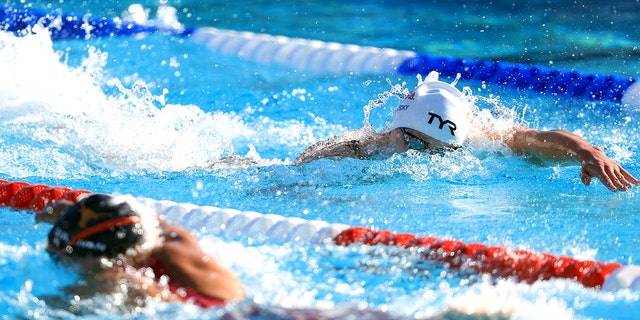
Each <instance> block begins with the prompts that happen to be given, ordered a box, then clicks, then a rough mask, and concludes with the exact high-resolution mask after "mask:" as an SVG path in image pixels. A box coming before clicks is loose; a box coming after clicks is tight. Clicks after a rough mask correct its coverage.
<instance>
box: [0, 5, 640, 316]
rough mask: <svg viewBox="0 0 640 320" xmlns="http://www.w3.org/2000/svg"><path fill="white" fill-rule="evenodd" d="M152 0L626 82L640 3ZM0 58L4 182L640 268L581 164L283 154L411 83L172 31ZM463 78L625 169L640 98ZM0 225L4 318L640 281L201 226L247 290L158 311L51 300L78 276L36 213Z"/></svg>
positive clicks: (25, 49) (389, 299)
mask: <svg viewBox="0 0 640 320" xmlns="http://www.w3.org/2000/svg"><path fill="white" fill-rule="evenodd" d="M133 3H140V4H142V5H144V6H145V7H148V8H152V9H155V8H157V6H158V3H157V2H153V1H148V2H118V3H116V4H108V5H100V4H88V2H81V1H65V2H63V3H59V2H52V3H48V2H44V1H36V2H31V3H29V4H28V6H31V7H33V8H38V9H47V10H53V9H61V10H63V12H65V13H81V14H84V13H91V14H92V15H94V16H108V17H113V16H119V15H120V14H121V12H122V11H124V10H126V9H127V7H128V6H129V5H130V4H133ZM8 4H9V5H12V6H24V4H21V3H18V2H11V1H10V2H9V3H8ZM166 4H167V5H170V6H173V7H176V8H178V12H179V15H178V19H179V20H180V21H181V22H182V23H184V24H185V25H189V26H215V27H218V28H222V29H232V30H246V31H252V32H262V33H268V34H274V35H285V36H289V37H302V38H308V39H317V40H322V41H336V42H340V43H352V44H358V45H367V46H374V47H390V48H395V49H402V50H413V51H417V52H420V53H431V54H436V55H450V56H454V57H469V58H477V59H490V60H501V61H512V62H523V63H532V64H536V65H541V66H547V67H554V68H563V69H570V70H574V69H575V70H579V71H585V72H586V71H588V72H599V73H606V74H619V75H625V76H632V77H638V76H639V74H638V70H640V60H639V59H638V53H637V50H638V49H637V48H638V45H639V43H638V42H639V41H640V40H639V39H640V33H639V30H638V29H637V28H638V27H637V26H638V25H640V24H639V23H638V22H640V21H638V19H640V18H638V16H637V15H636V14H634V12H637V9H640V4H638V3H637V2H635V3H634V2H629V1H614V2H611V1H608V2H601V3H599V2H595V3H592V4H589V5H586V4H572V5H560V4H548V3H547V2H546V1H532V2H527V3H526V4H512V3H506V2H505V3H504V4H503V3H501V2H499V3H496V2H494V3H493V4H491V5H488V4H485V3H484V2H482V1H465V2H464V3H459V4H451V3H449V2H445V1H432V2H430V3H428V4H424V5H406V4H403V3H401V2H398V1H389V2H382V1H354V2H331V1H327V2H323V3H309V4H302V3H298V2H296V1H269V2H267V1H237V2H215V3H206V2H201V1H193V2H191V1H170V2H167V3H166ZM113 6H115V7H113ZM152 11H153V10H152ZM0 70H2V75H1V76H0V121H1V123H2V125H1V126H0V142H1V143H0V168H1V169H0V179H5V180H10V181H18V180H20V181H26V182H29V183H34V184H35V183H43V184H47V185H52V186H53V185H59V186H64V187H69V188H73V189H87V190H92V191H100V192H107V193H114V194H132V195H134V196H140V197H147V198H152V199H157V200H170V201H175V202H180V203H191V204H196V205H201V206H216V207H221V208H233V209H237V210H241V211H257V212H261V213H274V214H278V215H282V216H286V217H300V218H304V219H309V220H313V219H320V220H323V221H327V222H330V223H344V224H347V225H357V226H365V227H369V228H373V229H383V230H393V231H397V232H409V233H413V234H417V235H431V236H437V237H442V238H453V239H458V240H462V241H464V242H481V243H484V244H488V245H500V246H506V247H510V248H523V249H529V250H536V251H543V252H548V253H552V254H555V255H568V256H572V257H575V258H580V259H595V260H599V261H606V262H618V263H623V264H631V265H637V264H640V260H639V258H638V256H639V254H640V252H639V251H638V250H639V249H638V248H640V246H639V242H640V241H639V240H638V239H637V234H638V227H637V225H638V222H639V218H638V217H637V215H636V214H637V213H638V212H639V208H640V201H639V200H638V197H637V194H638V191H637V188H635V189H632V190H630V191H628V192H625V193H612V192H610V191H608V190H607V189H606V188H605V187H604V186H603V185H602V184H601V183H599V182H594V183H593V185H592V186H590V187H585V186H583V185H582V183H581V182H580V178H579V167H578V166H576V165H556V164H547V165H541V164H540V163H539V162H537V161H535V160H534V159H527V158H524V157H521V156H516V155H513V154H512V153H510V152H508V151H505V149H504V147H502V146H500V145H496V144H490V143H479V142H478V143H472V144H470V145H468V146H466V147H465V148H462V149H461V150H459V151H456V152H452V153H447V154H433V155H432V154H420V153H416V152H409V153H407V154H403V155H396V156H393V157H391V158H389V159H386V160H364V161H363V160H355V159H344V160H341V161H333V160H320V161H316V162H312V163H308V164H303V165H293V163H292V162H293V160H294V159H295V158H296V157H297V156H298V155H299V154H300V153H301V152H302V151H303V150H304V149H305V148H306V147H307V146H309V145H311V144H312V143H314V142H317V141H319V140H323V139H326V138H329V137H331V136H333V135H340V134H343V133H344V132H345V131H347V130H350V129H358V128H361V127H363V123H364V121H365V113H364V111H363V108H364V107H365V106H366V105H367V104H368V103H369V101H370V100H374V99H376V98H377V97H378V95H379V94H382V93H384V92H385V91H389V90H390V89H391V85H396V84H400V85H403V84H404V86H405V87H407V88H409V89H412V88H413V87H414V86H415V85H416V83H417V81H418V80H417V77H416V76H415V75H409V76H399V75H395V74H383V75H375V74H348V75H325V74H322V73H319V72H305V71H300V70H291V69H289V68H285V67H282V66H277V65H270V66H265V65H261V64H257V63H255V62H250V61H245V60H242V59H239V58H235V57H229V56H225V55H222V54H219V53H216V52H212V51H210V50H208V49H207V48H205V47H203V46H202V45H198V44H196V43H194V42H192V41H190V40H189V39H184V38H179V37H173V36H170V35H166V34H151V35H146V36H140V37H130V38H102V39H88V40H73V41H56V42H52V41H51V40H50V39H49V38H48V36H47V35H46V33H42V32H39V33H37V34H36V35H30V36H27V37H22V38H18V37H15V36H14V35H11V34H8V33H0ZM422 76H423V77H424V76H426V75H422ZM444 80H448V81H451V80H453V79H444ZM458 87H469V88H470V89H471V91H472V92H473V95H474V96H476V97H479V99H480V100H479V101H478V103H477V106H478V108H479V110H477V114H478V119H481V120H478V121H480V122H481V123H489V124H496V125H500V124H505V123H506V124H512V123H517V124H524V125H528V126H531V127H535V128H539V129H556V128H561V129H565V130H569V131H572V132H575V133H577V134H579V135H581V136H583V137H584V138H586V139H587V140H589V141H590V142H592V143H593V144H595V145H597V146H599V147H601V148H602V149H603V150H604V151H605V152H606V153H607V155H609V156H610V157H611V158H613V159H615V160H616V161H618V162H619V163H621V164H622V165H623V166H624V167H625V168H626V169H628V170H629V171H630V172H631V173H632V174H635V175H636V176H637V177H638V176H640V163H639V161H638V159H637V156H636V155H637V152H638V146H637V141H638V140H640V139H639V138H640V133H639V132H638V125H637V123H638V121H639V119H640V108H639V107H638V106H634V105H619V104H615V103H610V102H591V101H583V100H579V99H560V98H557V97H550V96H544V95H540V94H537V93H534V92H523V91H514V90H510V89H505V88H501V87H499V86H497V85H494V84H490V83H479V82H474V81H460V82H459V83H458ZM398 102H399V100H398V99H397V98H394V97H392V98H390V99H389V101H388V102H387V103H386V104H385V105H383V106H381V107H378V108H375V109H373V110H372V111H371V114H370V115H369V117H368V118H367V120H368V121H369V122H370V123H371V124H372V126H373V127H374V128H375V129H376V130H379V131H380V130H383V129H384V128H385V126H386V125H387V122H389V121H390V118H391V114H392V110H393V108H394V107H395V105H397V103H398ZM0 216H1V219H2V222H3V228H2V230H1V231H0V235H2V241H0V262H1V263H0V284H2V288H3V289H2V291H1V292H0V313H2V314H3V315H5V317H6V318H69V317H80V318H117V319H120V318H123V317H124V318H127V317H130V318H139V317H154V318H170V317H172V318H175V317H180V318H218V317H224V316H225V315H224V313H225V312H227V313H228V314H227V316H228V315H229V314H231V315H241V316H247V317H248V315H249V314H250V311H249V309H251V308H252V307H255V306H258V307H260V308H262V309H264V310H267V311H269V312H272V313H275V314H278V312H280V311H281V309H283V308H286V309H308V310H319V312H320V313H322V314H324V315H325V316H327V317H330V316H332V315H342V316H344V315H345V314H347V315H352V316H354V315H356V314H357V312H358V311H357V310H358V309H363V308H366V309H368V310H373V311H379V312H384V313H385V314H386V315H387V316H389V317H398V318H407V317H416V318H430V317H440V316H443V317H449V318H456V317H465V316H466V315H467V314H471V315H476V316H480V315H489V316H495V317H502V316H504V317H510V318H516V319H523V318H541V317H549V318H562V319H574V318H577V319H585V318H586V319H590V318H615V319H627V318H633V317H635V316H636V314H637V313H638V312H639V311H640V293H638V292H635V291H628V290H621V291H616V292H604V291H600V290H596V289H587V288H584V287H582V286H581V285H579V284H577V283H574V282H572V281H569V280H550V281H543V282H537V283H534V284H530V285H529V284H523V283H516V282H513V281H510V280H496V279H489V278H487V277H483V276H478V275H473V274H468V272H465V271H464V270H463V271H453V270H448V269H446V268H444V267H443V266H441V265H439V264H437V263H432V262H428V261H424V260H423V259H421V256H420V254H419V253H418V252H414V251H411V250H400V249H394V248H387V247H374V248H371V247H361V246H353V247H347V248H344V247H335V246H331V245H324V244H323V245H316V244H302V243H273V242H264V241H256V240H255V239H247V238H243V237H241V236H238V237H231V236H225V235H221V234H218V233H216V232H214V231H212V229H213V228H208V227H207V226H203V227H202V228H199V229H194V230H193V231H194V233H195V234H196V235H197V236H198V238H199V239H200V240H201V243H202V244H203V246H204V247H205V248H207V250H209V251H210V252H211V253H212V254H213V255H214V256H215V257H217V258H218V259H220V260H221V261H222V262H223V263H224V264H226V265H228V266H229V267H231V268H232V269H233V270H234V271H235V272H236V273H237V274H238V276H239V277H240V279H241V280H242V281H243V283H244V284H245V286H246V289H247V293H248V296H249V301H247V302H246V303H243V304H240V305H233V306H229V307H228V308H227V309H225V310H201V309H197V308H195V307H192V306H188V305H181V304H166V303H151V304H150V305H148V306H147V307H145V308H141V309H135V310H131V309H127V308H126V307H123V306H121V305H119V304H118V301H119V297H117V296H109V295H106V296H93V297H88V298H86V299H79V300H75V299H73V296H69V295H64V294H63V290H64V287H65V286H66V285H69V284H71V283H74V281H76V277H77V276H76V275H75V274H74V273H73V272H71V271H68V270H64V269H62V268H59V267H57V266H55V265H53V264H52V263H51V261H50V259H49V257H48V256H47V255H46V253H45V252H44V246H45V245H46V241H45V237H46V234H47V232H48V230H49V229H48V226H46V225H34V223H33V216H32V215H31V214H29V213H27V212H23V211H13V210H10V209H7V208H2V209H0ZM345 317H346V316H345ZM265 318H269V317H267V316H265Z"/></svg>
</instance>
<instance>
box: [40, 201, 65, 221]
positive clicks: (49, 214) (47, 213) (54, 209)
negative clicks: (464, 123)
mask: <svg viewBox="0 0 640 320" xmlns="http://www.w3.org/2000/svg"><path fill="white" fill-rule="evenodd" d="M72 204H73V203H72V202H69V201H65V200H61V201H56V202H54V203H53V204H51V205H48V206H47V207H45V208H44V209H42V210H40V211H39V212H36V222H46V223H49V224H54V223H55V222H56V220H58V217H60V216H61V215H62V213H63V212H64V210H65V209H66V208H67V207H69V206H70V205H72Z"/></svg>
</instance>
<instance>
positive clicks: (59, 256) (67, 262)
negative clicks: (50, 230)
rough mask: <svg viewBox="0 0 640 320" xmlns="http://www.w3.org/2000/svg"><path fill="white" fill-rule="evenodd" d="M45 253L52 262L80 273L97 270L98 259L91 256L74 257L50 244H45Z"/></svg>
mask: <svg viewBox="0 0 640 320" xmlns="http://www.w3.org/2000/svg"><path fill="white" fill-rule="evenodd" d="M47 253H48V254H49V257H50V258H51V260H52V261H53V262H55V263H56V264H58V265H61V266H63V267H65V268H68V269H71V270H72V271H75V272H78V273H80V274H89V273H92V272H95V271H97V270H99V269H98V268H99V266H100V263H99V260H100V259H97V258H96V257H93V256H86V257H74V256H70V255H68V254H64V253H62V252H60V251H59V250H57V249H56V248H55V247H53V246H52V245H50V244H49V245H48V246H47Z"/></svg>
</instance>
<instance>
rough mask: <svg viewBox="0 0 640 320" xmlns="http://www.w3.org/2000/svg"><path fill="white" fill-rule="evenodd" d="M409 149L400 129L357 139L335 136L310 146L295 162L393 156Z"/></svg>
mask: <svg viewBox="0 0 640 320" xmlns="http://www.w3.org/2000/svg"><path fill="white" fill-rule="evenodd" d="M407 150H408V148H407V144H406V143H405V141H404V138H403V135H402V132H401V131H400V130H398V129H396V130H391V131H387V132H383V133H381V134H372V135H367V136H365V137H364V138H361V139H357V140H354V139H348V138H345V137H338V136H335V137H332V138H330V139H328V140H324V141H320V142H317V143H315V144H314V145H312V146H310V147H309V148H307V149H306V150H305V151H304V152H302V154H300V156H298V158H296V160H295V161H294V163H295V164H299V163H306V162H311V161H314V160H318V159H322V158H330V159H342V158H355V159H369V158H371V157H373V156H391V155H393V154H394V153H401V152H405V151H407Z"/></svg>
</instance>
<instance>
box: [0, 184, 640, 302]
mask: <svg viewBox="0 0 640 320" xmlns="http://www.w3.org/2000/svg"><path fill="white" fill-rule="evenodd" d="M88 193H91V192H90V191H87V190H71V189H69V188H64V187H50V186H47V185H42V184H29V183H26V182H9V181H5V180H0V206H1V207H10V208H13V209H17V210H32V211H39V210H42V209H43V208H44V207H46V206H47V205H49V204H51V203H53V202H54V201H57V200H60V199H65V200H69V201H77V200H78V198H79V197H81V196H82V195H84V194H88ZM135 199H136V200H137V201H138V202H140V203H141V204H143V205H146V206H148V207H150V208H152V209H153V210H155V211H156V213H158V214H159V215H161V216H163V217H164V218H165V219H167V220H169V221H172V222H174V223H179V224H181V225H183V226H184V227H186V228H192V229H193V228H201V227H207V228H208V230H211V231H213V232H217V233H219V234H223V235H225V236H227V237H245V238H250V237H251V238H258V239H265V240H268V241H274V242H308V243H333V244H335V245H339V246H349V245H354V244H361V245H369V246H375V245H386V246H396V247H401V248H417V249H418V250H420V252H422V253H423V256H424V257H425V258H426V259H428V260H431V261H439V262H443V263H445V264H447V265H448V267H449V268H452V269H463V268H464V269H465V270H467V269H469V270H473V271H475V272H478V273H483V274H489V275H492V276H494V277H500V278H513V279H516V280H517V281H522V282H527V283H532V282H535V281H539V280H547V279H552V278H562V279H570V280H574V281H577V282H579V283H581V284H582V285H584V286H585V287H592V288H602V289H605V290H614V289H634V290H637V289H640V267H639V266H633V265H631V266H625V265H622V264H619V263H605V262H600V261H594V260H578V259H574V258H571V257H567V256H555V255H551V254H547V253H542V252H535V251H530V250H520V249H510V248H505V247H500V246H487V245H484V244H480V243H464V242H461V241H458V240H453V239H442V238H436V237H428V236H424V237H421V236H416V235H413V234H408V233H396V232H392V231H386V230H372V229H370V228H364V227H353V226H348V225H344V224H336V223H333V224H332V223H328V222H325V221H320V220H305V219H302V218H296V217H284V216H280V215H275V214H262V213H258V212H251V211H239V210H234V209H221V208H217V207H211V206H197V205H194V204H186V203H176V202H172V201H159V200H153V199H148V198H135Z"/></svg>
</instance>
